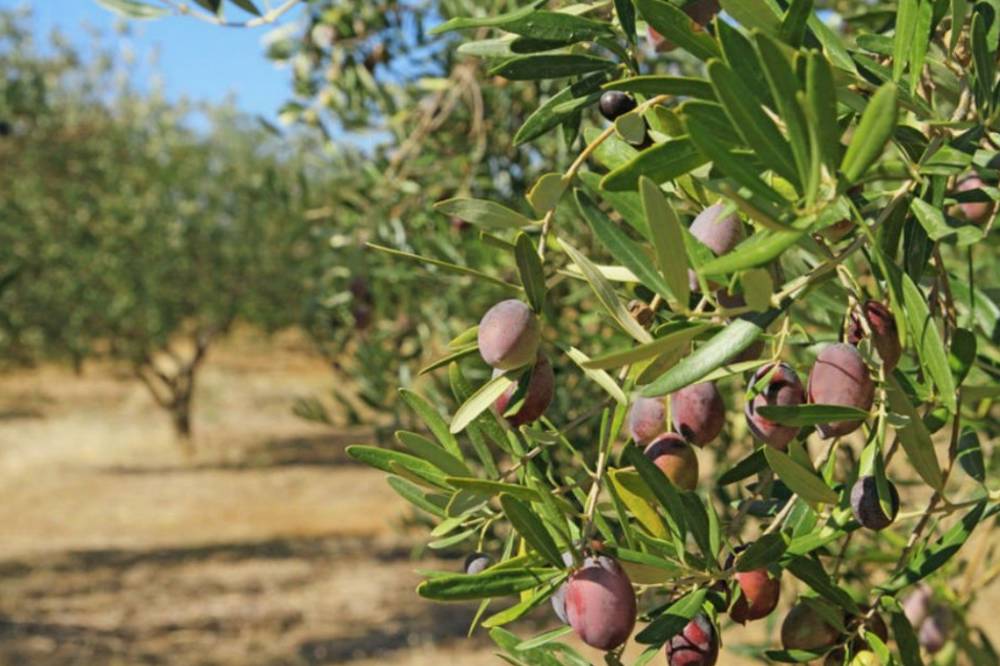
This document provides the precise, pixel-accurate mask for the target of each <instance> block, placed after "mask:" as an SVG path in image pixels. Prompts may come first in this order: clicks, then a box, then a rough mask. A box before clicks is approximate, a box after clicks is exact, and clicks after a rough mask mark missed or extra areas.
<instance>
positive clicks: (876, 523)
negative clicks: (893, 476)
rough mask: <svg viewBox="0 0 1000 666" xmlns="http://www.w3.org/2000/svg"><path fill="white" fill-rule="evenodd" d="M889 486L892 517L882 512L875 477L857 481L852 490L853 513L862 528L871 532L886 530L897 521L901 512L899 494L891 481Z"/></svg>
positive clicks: (865, 477)
mask: <svg viewBox="0 0 1000 666" xmlns="http://www.w3.org/2000/svg"><path fill="white" fill-rule="evenodd" d="M887 483H888V484H889V496H890V497H889V502H890V504H891V506H892V515H891V516H887V515H885V512H884V511H883V510H882V505H881V504H880V503H879V501H878V490H877V488H876V485H877V484H876V481H875V477H874V476H863V477H861V478H860V479H858V480H857V482H856V483H855V484H854V487H853V488H851V511H852V512H853V513H854V519H855V520H857V521H858V522H859V523H861V526H862V527H867V528H868V529H870V530H875V531H878V530H884V529H885V528H886V527H888V526H889V525H892V521H893V520H895V519H896V514H897V513H898V512H899V493H898V492H897V491H896V486H895V485H893V483H892V482H891V481H887Z"/></svg>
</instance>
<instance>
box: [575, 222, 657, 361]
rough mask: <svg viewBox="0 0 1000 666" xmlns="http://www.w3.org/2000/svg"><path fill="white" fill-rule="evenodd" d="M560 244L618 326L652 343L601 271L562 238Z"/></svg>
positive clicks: (649, 336) (637, 338)
mask: <svg viewBox="0 0 1000 666" xmlns="http://www.w3.org/2000/svg"><path fill="white" fill-rule="evenodd" d="M559 244H560V245H561V246H562V248H563V251H564V252H566V254H567V255H568V256H569V258H570V261H572V262H573V263H574V264H576V267H577V268H579V269H580V272H581V273H583V276H584V278H585V279H586V280H587V282H588V283H589V284H590V287H591V289H593V290H594V294H595V295H596V296H597V300H599V301H600V302H601V305H603V306H604V309H605V310H607V312H608V314H610V315H611V317H612V318H613V319H614V320H615V321H616V322H618V325H619V326H621V327H622V329H623V330H624V331H625V332H626V333H628V334H629V335H631V336H632V337H633V338H635V339H636V340H637V341H638V342H640V343H646V342H650V341H652V339H653V338H652V336H651V335H650V334H649V332H648V331H647V330H646V329H644V328H643V327H642V326H640V325H639V322H637V321H636V320H635V319H633V318H632V315H630V314H629V312H628V310H626V309H625V306H624V305H623V304H622V302H621V300H620V299H619V298H618V294H617V293H615V290H614V287H612V286H611V283H610V282H608V280H607V278H605V277H604V276H603V275H602V274H601V271H600V270H599V269H598V268H597V266H595V265H594V264H593V262H591V261H590V259H588V258H587V257H585V256H584V255H583V254H582V253H581V252H580V251H579V250H577V249H576V248H574V247H573V246H572V245H570V244H569V243H568V242H567V241H566V240H564V239H562V238H560V239H559Z"/></svg>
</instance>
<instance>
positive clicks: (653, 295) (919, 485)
mask: <svg viewBox="0 0 1000 666" xmlns="http://www.w3.org/2000/svg"><path fill="white" fill-rule="evenodd" d="M238 4H240V5H241V6H242V4H243V3H238ZM338 6H339V4H338V3H329V4H327V3H316V4H315V5H313V3H310V7H321V8H329V9H330V11H331V12H333V11H334V10H335V9H336V8H337V7H338ZM393 6H396V4H395V3H394V4H393ZM439 6H441V7H445V8H448V9H455V8H456V7H457V6H458V5H455V4H453V3H440V5H439ZM216 8H218V3H216ZM467 9H468V11H466V12H465V14H464V15H462V14H461V12H457V11H453V12H442V13H441V14H442V16H443V17H444V18H445V19H447V20H446V21H445V22H443V23H442V24H441V25H438V26H437V27H436V28H434V30H433V32H434V33H437V34H447V35H454V34H460V35H463V36H464V37H465V38H467V39H466V41H465V42H464V43H462V44H461V46H458V47H456V46H455V44H454V42H453V41H450V40H449V39H447V38H446V41H443V42H441V43H442V44H444V45H445V48H447V49H449V50H452V49H455V53H456V54H460V55H463V56H466V57H475V58H480V59H482V60H483V64H482V65H480V66H481V67H483V69H484V70H485V72H486V77H485V78H483V79H482V85H483V87H484V89H489V88H496V89H501V90H511V89H514V90H524V91H533V92H540V93H541V95H540V96H539V98H538V102H537V103H536V104H535V107H534V108H533V110H532V112H531V113H530V114H527V115H526V117H524V118H522V119H519V126H518V128H517V129H516V130H514V137H513V139H512V141H513V142H514V143H521V144H525V143H528V144H530V143H533V142H536V141H537V142H539V143H537V144H535V145H537V146H539V148H538V150H537V152H534V153H532V157H533V159H532V161H531V164H532V166H537V165H538V164H543V165H545V167H544V170H545V173H542V174H540V175H538V176H537V177H532V178H531V181H532V185H531V186H530V188H528V190H527V192H526V197H525V200H524V201H518V200H517V198H516V197H515V196H512V194H513V193H511V192H508V191H506V189H505V188H504V187H503V183H501V184H500V186H499V187H497V188H496V192H490V189H491V188H490V187H489V185H488V184H484V186H483V188H482V190H480V191H476V192H473V191H460V192H458V193H457V196H454V197H452V199H451V200H449V201H448V203H447V204H446V205H445V206H444V208H445V210H448V211H451V212H453V213H454V214H456V215H458V216H459V217H461V218H462V219H463V220H464V221H466V222H469V223H471V224H473V225H474V226H478V227H479V228H481V229H482V233H481V234H480V236H479V237H478V240H479V241H480V242H481V243H482V245H483V246H484V247H486V248H487V249H488V250H489V251H488V253H487V255H488V256H486V257H483V256H481V255H478V254H476V252H477V251H478V252H482V248H478V249H477V248H473V247H469V248H466V247H464V246H463V247H462V248H461V249H462V250H463V251H467V252H468V254H466V255H464V256H454V257H452V256H449V257H447V258H443V257H441V256H440V255H439V254H437V253H436V252H435V253H432V252H428V251H425V252H423V253H422V254H421V253H417V252H413V251H411V248H409V247H407V246H406V245H405V240H404V239H405V238H406V237H405V235H403V234H401V235H400V239H401V240H403V241H404V242H403V243H402V245H403V247H398V246H397V247H383V246H381V245H382V244H379V245H380V246H378V247H371V248H370V251H371V252H380V253H383V254H387V255H389V256H390V257H393V258H395V259H397V260H403V259H405V260H407V261H413V262H418V261H423V263H425V264H426V266H427V268H428V270H429V271H431V272H432V273H433V274H441V273H445V272H447V273H451V274H453V275H455V280H456V282H455V283H454V284H456V285H461V288H462V290H463V294H464V295H465V297H466V298H467V302H468V306H469V308H468V314H467V316H466V323H467V324H468V327H467V328H466V329H465V330H461V329H458V330H455V331H453V334H454V337H453V338H452V340H451V342H450V343H449V345H448V347H449V348H448V350H447V351H446V352H445V353H444V354H443V355H442V357H441V358H440V359H439V361H438V362H437V363H434V364H432V366H431V371H432V372H435V373H438V374H440V375H441V376H442V377H444V376H446V377H447V381H448V383H449V384H450V386H451V388H452V392H453V399H452V400H448V401H444V400H442V399H441V396H440V394H434V395H432V396H429V397H421V396H420V395H419V394H417V393H413V392H410V393H407V394H406V396H407V402H408V403H409V405H410V406H411V407H412V408H413V411H414V412H415V413H416V414H417V415H418V417H419V418H420V419H421V420H422V421H423V423H424V426H425V427H424V428H420V429H419V430H420V432H417V431H416V430H414V431H400V432H398V433H397V442H396V444H395V445H393V446H355V447H351V448H350V449H349V453H350V454H351V455H352V456H353V457H354V458H356V459H357V460H359V461H362V462H364V463H367V464H370V465H372V466H374V467H377V468H379V469H382V470H385V471H386V472H387V473H388V474H389V483H390V485H391V486H392V487H393V488H394V489H395V490H396V491H397V492H398V493H399V494H400V495H401V496H402V497H403V498H405V499H406V500H407V501H409V502H411V503H412V504H413V505H414V507H416V509H417V510H419V511H420V512H422V513H423V514H425V515H426V516H427V519H428V521H430V522H432V523H433V524H434V527H433V531H432V533H431V536H430V537H429V541H430V546H431V547H433V548H438V549H456V548H461V549H465V550H466V551H467V552H468V553H469V556H468V558H467V559H466V562H465V566H464V568H463V570H462V571H457V572H455V571H451V572H445V571H441V572H428V573H427V574H426V579H425V580H424V582H423V583H421V585H420V586H419V588H418V593H419V594H421V595H422V596H424V597H426V598H430V599H435V600H440V601H460V600H481V602H480V607H479V612H478V613H477V614H476V616H475V619H474V620H473V625H474V626H479V625H482V626H484V627H485V628H487V629H488V630H489V633H490V636H491V637H492V638H493V639H494V641H495V642H496V643H497V645H498V647H499V649H500V650H501V652H502V656H503V658H504V660H506V661H508V662H509V663H517V664H556V663H566V664H581V663H589V655H584V654H583V653H582V652H581V651H580V650H578V649H577V648H576V647H574V646H573V645H571V644H570V643H567V642H564V641H563V640H561V639H562V638H564V637H565V636H567V635H569V634H571V633H575V634H576V637H577V639H578V641H581V642H583V643H585V644H587V645H589V646H590V647H591V648H594V649H596V650H598V651H601V652H603V653H604V656H603V659H604V661H605V663H609V664H617V663H623V662H624V661H628V662H629V663H635V664H643V663H648V662H650V661H651V660H653V659H662V657H660V656H659V655H660V654H661V651H662V652H665V655H666V659H667V661H668V663H670V664H671V665H672V666H680V665H681V664H688V665H690V664H701V665H703V666H706V665H709V664H714V663H716V662H717V660H718V659H719V650H720V645H721V644H722V642H723V638H724V636H725V634H726V632H727V630H728V628H729V626H730V625H731V624H732V623H745V622H751V621H758V622H759V621H761V620H763V618H766V617H774V615H773V614H774V613H775V612H776V609H777V607H778V606H779V605H780V604H781V602H782V601H784V602H785V603H784V605H785V606H786V607H788V609H787V610H783V611H782V614H783V619H782V620H781V624H780V630H779V631H777V632H776V633H777V635H775V636H772V635H770V634H772V633H775V632H774V631H773V630H772V629H771V628H770V627H772V623H767V622H761V626H762V632H761V633H764V634H767V636H766V638H765V639H764V640H763V641H762V642H761V643H759V644H754V645H750V646H744V650H745V651H747V652H749V653H750V654H752V655H754V656H756V657H758V658H759V659H760V660H762V661H764V662H768V663H773V662H780V663H784V662H805V661H817V662H818V663H825V664H845V663H852V664H871V663H882V664H889V663H900V664H904V665H906V666H910V665H913V664H923V663H927V662H929V661H933V662H934V663H940V664H945V663H974V664H979V663H984V664H989V663H996V662H997V656H996V655H997V652H996V650H995V649H994V647H993V646H992V645H991V644H990V641H989V638H988V637H987V635H986V634H985V633H984V632H983V631H982V630H981V629H980V628H978V627H976V626H974V625H973V623H972V622H971V620H970V619H969V614H968V611H969V608H970V606H971V604H972V603H973V602H974V601H975V599H976V597H977V594H979V592H980V591H981V590H983V589H984V588H985V587H987V586H988V584H990V583H992V582H994V581H995V580H996V578H997V576H998V575H1000V566H998V560H997V558H998V554H997V552H996V543H995V538H993V539H990V538H988V537H989V534H988V533H989V532H990V531H991V530H994V529H995V527H996V522H997V516H996V514H997V512H998V511H1000V490H998V489H997V488H996V487H995V485H996V484H995V470H996V461H995V455H990V454H992V452H993V451H995V448H994V446H993V442H994V439H995V437H996V434H997V419H996V414H997V412H996V407H995V405H994V401H995V399H996V397H997V393H998V391H997V383H996V378H997V374H998V365H997V364H998V354H997V351H998V350H997V342H998V340H997V331H998V330H1000V329H998V326H997V325H998V316H1000V310H998V308H997V305H996V303H995V285H996V278H997V262H996V259H995V255H996V234H995V233H993V229H994V226H995V219H996V214H997V206H996V201H997V199H998V198H1000V197H998V190H997V189H996V176H997V166H998V165H997V159H996V155H997V145H998V143H997V142H998V139H1000V134H998V132H997V130H998V127H997V117H998V112H997V109H998V106H1000V86H998V82H997V74H996V62H997V42H998V34H1000V21H998V17H997V5H996V3H995V2H992V1H982V2H977V3H973V2H966V1H965V0H952V1H948V0H938V1H931V0H902V1H901V2H899V3H895V4H887V3H880V2H869V3H864V4H859V3H840V2H830V3H813V2H811V1H810V0H792V1H791V2H780V1H778V0H723V1H722V2H721V7H720V5H719V4H718V3H716V2H714V1H713V0H692V1H690V2H685V1H683V0H670V1H668V0H614V1H613V2H607V1H605V2H578V3H562V2H534V3H522V4H521V5H520V6H516V7H515V6H514V5H513V4H512V3H502V6H500V5H497V6H494V5H492V3H488V4H486V5H478V6H469V7H467ZM720 10H725V14H720ZM331 16H332V13H331ZM345 20H346V19H345ZM321 23H322V22H321ZM353 28H354V26H353V25H352V29H353ZM312 36H313V37H315V38H316V40H317V41H318V42H320V44H321V46H322V48H327V46H326V45H327V44H328V43H329V48H333V49H336V48H337V39H336V38H337V37H342V36H343V35H341V33H339V32H336V31H334V32H330V31H323V30H322V29H321V30H318V31H316V34H315V35H312ZM327 38H329V39H327ZM452 39H453V38H452ZM355 46H357V48H358V49H359V54H360V53H362V52H364V49H367V48H369V47H370V45H369V44H368V43H363V42H358V43H356V44H355ZM310 48H311V47H310ZM372 48H373V47H372ZM304 55H305V58H304V59H302V60H300V61H299V62H300V66H301V68H302V70H303V71H304V72H307V73H308V71H310V67H311V63H313V62H320V63H322V62H324V60H323V57H324V56H323V54H318V53H316V52H315V51H313V52H311V53H306V54H304ZM348 55H350V54H349V53H346V52H345V53H342V54H341V55H340V56H339V59H338V58H334V61H335V62H337V63H340V62H345V61H346V60H345V59H346V58H347V56H348ZM310 58H312V59H311V60H310ZM368 60H369V59H368V58H367V57H365V58H360V55H359V56H358V57H355V58H354V59H352V60H350V62H352V63H354V64H355V66H357V63H358V62H360V63H361V66H362V67H364V68H365V69H366V70H367V67H366V65H365V63H366V62H367V61H368ZM373 62H374V61H373ZM376 65H377V63H376ZM376 68H377V67H376ZM369 73H371V72H369ZM335 74H336V75H337V76H334V77H332V78H331V81H330V83H331V84H332V88H333V89H334V90H336V89H337V86H338V85H339V84H340V83H342V82H344V81H345V80H346V79H347V78H348V77H347V75H345V74H344V70H336V72H335ZM355 74H358V75H360V76H361V77H362V78H363V77H364V75H363V74H361V73H360V71H356V72H355ZM302 80H303V81H306V82H307V81H310V80H312V79H310V78H309V77H308V76H304V77H303V79H302ZM375 81H376V83H377V82H378V79H377V77H376V78H375ZM377 90H378V88H377V86H376V87H375V89H373V92H374V91H377ZM297 92H298V93H300V94H302V95H304V96H305V97H306V98H309V99H312V97H311V96H312V95H313V94H314V93H317V92H318V91H317V90H315V89H312V88H310V87H308V86H307V85H306V86H304V87H301V88H300V89H299V90H298V91H297ZM317 99H319V97H317ZM341 101H342V100H341ZM337 103H338V104H339V103H340V102H339V101H338V102H337ZM359 103H362V102H359ZM363 103H364V104H368V103H377V102H370V101H364V102H363ZM357 108H360V107H354V109H355V110H356V109H357ZM385 108H390V107H385ZM310 110H311V111H314V112H315V114H306V112H308V111H310ZM321 110H322V106H321V107H316V108H311V109H310V108H305V105H303V108H296V109H294V111H295V112H296V113H299V112H302V113H303V114H306V115H305V116H304V119H305V120H306V121H308V122H320V121H321V117H320V112H321ZM492 111H493V113H494V114H496V113H504V111H503V110H502V109H493V110H492ZM336 112H337V113H341V114H342V115H343V116H344V117H349V116H350V114H349V113H346V112H344V111H343V110H337V111H336ZM436 129H437V130H438V131H440V130H441V128H436ZM494 131H496V130H494ZM553 135H556V136H558V137H560V139H561V142H562V143H560V142H553V143H547V142H548V141H549V140H550V139H551V137H552V136H553ZM499 136H501V137H502V136H503V134H502V131H501V134H500V135H499ZM397 138H399V137H397ZM406 145H407V144H406V143H405V142H404V143H400V144H399V146H400V150H402V148H405V147H406ZM497 145H504V144H503V143H500V144H497ZM501 163H502V162H501ZM436 166H437V165H436V164H435V163H431V164H429V165H428V166H427V168H430V169H434V168H435V167H436ZM381 170H382V169H381V168H380V171H381ZM434 175H437V174H433V175H432V176H431V177H433V176H434ZM431 204H432V201H431V200H427V201H425V202H424V205H425V206H430V205H431ZM440 208H441V206H439V209H440ZM377 222H378V221H375V224H376V225H377ZM431 240H433V239H431ZM358 291H359V292H360V291H361V290H358ZM497 291H499V292H500V293H499V294H498V295H496V296H492V298H491V300H490V304H491V307H488V308H487V307H480V308H479V309H478V311H473V309H474V308H475V307H477V306H478V305H479V298H480V296H481V295H482V294H486V293H490V294H491V295H492V294H493V293H494V292H497ZM444 294H445V292H444V291H442V292H439V293H435V292H434V291H432V290H429V289H426V290H425V291H424V292H423V293H422V294H421V295H420V297H419V301H417V302H412V303H410V306H409V308H408V312H407V315H408V316H410V317H411V321H413V320H418V321H419V320H420V318H421V317H422V316H426V315H425V314H424V312H425V311H424V310H423V306H425V304H429V303H433V302H434V301H435V300H437V301H438V302H440V299H442V298H445V295H444ZM409 298H413V296H410V297H409ZM373 300H374V302H377V301H378V300H379V299H378V297H375V298H374V299H373ZM567 315H570V316H567ZM431 316H433V315H431ZM477 321H478V325H476V322H477ZM417 325H419V324H417ZM558 361H565V362H566V363H567V366H565V367H571V368H572V370H571V372H564V373H559V374H558V375H554V374H553V373H552V369H551V365H552V364H553V363H554V362H558ZM570 364H571V365H570ZM575 380H579V381H575ZM593 391H600V394H599V396H600V397H598V398H597V399H592V398H591V397H590V396H593V395H597V394H595V393H594V392H593ZM560 401H562V402H560ZM566 404H569V405H572V407H573V409H574V411H573V412H572V416H571V411H570V409H566V408H563V405H566ZM581 423H589V424H590V425H591V426H592V427H591V428H590V429H589V432H592V433H594V435H593V437H592V438H583V437H581V435H580V433H581V432H587V430H584V431H581V430H580V425H581ZM708 470H711V471H710V472H709V471H708ZM977 531H978V532H984V533H987V535H986V538H984V537H983V535H979V536H978V537H977V539H978V541H977V545H976V548H975V549H972V550H971V551H970V549H968V548H964V546H966V544H967V542H969V541H970V537H972V535H973V533H974V532H977ZM499 604H502V607H500V608H499V609H498V608H497V605H499ZM549 606H551V608H552V612H553V614H552V615H551V618H552V621H553V622H561V623H564V625H565V626H562V627H559V628H556V629H552V630H550V631H545V632H544V633H541V634H538V635H533V636H525V635H523V634H521V635H519V634H516V633H514V632H513V631H511V630H510V629H509V628H508V627H509V626H511V625H512V624H513V623H515V622H517V621H518V620H521V619H522V618H525V617H527V616H529V615H532V614H535V615H537V616H542V615H544V614H545V613H548V612H549V611H548V607H549ZM638 622H641V623H642V624H641V626H640V628H638V630H637V629H636V624H637V623H638ZM527 626H530V625H527ZM630 643H633V644H635V645H636V648H635V649H634V650H630V651H629V653H628V655H629V656H628V657H626V651H625V648H626V647H627V646H629V644H630Z"/></svg>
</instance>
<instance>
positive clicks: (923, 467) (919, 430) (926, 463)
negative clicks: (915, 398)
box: [886, 375, 944, 489]
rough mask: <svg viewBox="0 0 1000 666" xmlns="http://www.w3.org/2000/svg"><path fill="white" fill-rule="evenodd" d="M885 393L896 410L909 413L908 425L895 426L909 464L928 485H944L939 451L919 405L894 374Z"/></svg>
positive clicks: (888, 381)
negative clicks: (937, 452)
mask: <svg viewBox="0 0 1000 666" xmlns="http://www.w3.org/2000/svg"><path fill="white" fill-rule="evenodd" d="M886 397H887V398H888V400H889V407H890V408H891V409H892V411H893V413H895V414H900V415H902V416H904V417H906V423H905V425H903V426H896V427H895V429H896V436H897V437H898V438H899V443H900V444H901V445H902V446H903V450H904V451H906V457H907V458H909V460H910V464H911V465H913V469H915V470H916V471H917V474H919V475H920V478H922V479H923V480H924V481H925V482H926V483H927V484H928V485H930V486H931V487H932V488H935V489H941V488H942V486H943V484H944V477H943V476H942V474H941V467H940V465H939V464H938V459H937V455H936V454H935V453H934V442H933V441H932V440H931V434H930V433H929V432H928V431H927V426H925V425H924V421H923V419H922V418H920V414H919V413H918V412H917V409H916V407H914V405H913V403H911V402H910V398H909V397H908V396H907V395H906V393H905V392H904V391H903V389H902V388H901V387H900V386H899V382H898V381H897V380H896V378H895V377H893V376H892V375H889V376H888V377H887V378H886Z"/></svg>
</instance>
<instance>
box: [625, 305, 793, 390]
mask: <svg viewBox="0 0 1000 666" xmlns="http://www.w3.org/2000/svg"><path fill="white" fill-rule="evenodd" d="M781 312H782V310H769V311H768V312H765V313H762V314H758V315H753V316H750V317H741V318H739V319H736V320H735V321H733V322H732V323H731V324H730V325H729V326H727V327H726V328H724V329H722V330H721V331H719V332H718V333H716V334H715V336H713V337H712V339H711V340H709V341H708V342H706V343H705V344H703V345H701V346H700V347H698V349H696V350H695V351H694V352H693V353H692V354H691V355H689V356H687V357H685V358H684V359H682V360H681V362H680V363H678V364H677V365H675V366H674V367H673V368H671V369H670V370H668V371H667V372H666V374H664V375H663V376H662V377H660V378H659V379H657V380H656V381H654V382H652V383H650V384H648V385H647V386H645V387H643V389H642V395H644V396H646V397H654V396H660V395H666V394H667V393H673V392H674V391H677V390H678V389H682V388H684V387H685V386H689V385H691V384H694V383H697V382H700V381H701V380H702V379H703V378H704V377H705V376H706V375H708V373H710V372H712V371H713V370H715V369H716V368H718V367H720V366H723V365H725V364H726V363H727V362H728V361H729V360H730V359H732V358H734V357H736V356H737V355H739V354H740V352H743V351H744V350H746V349H747V348H748V347H749V346H750V345H752V344H753V343H754V341H755V340H756V339H757V338H759V337H760V336H761V335H762V334H763V333H764V329H766V328H767V327H768V326H769V325H770V324H771V322H773V321H774V320H775V319H777V318H778V315H780V314H781Z"/></svg>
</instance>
